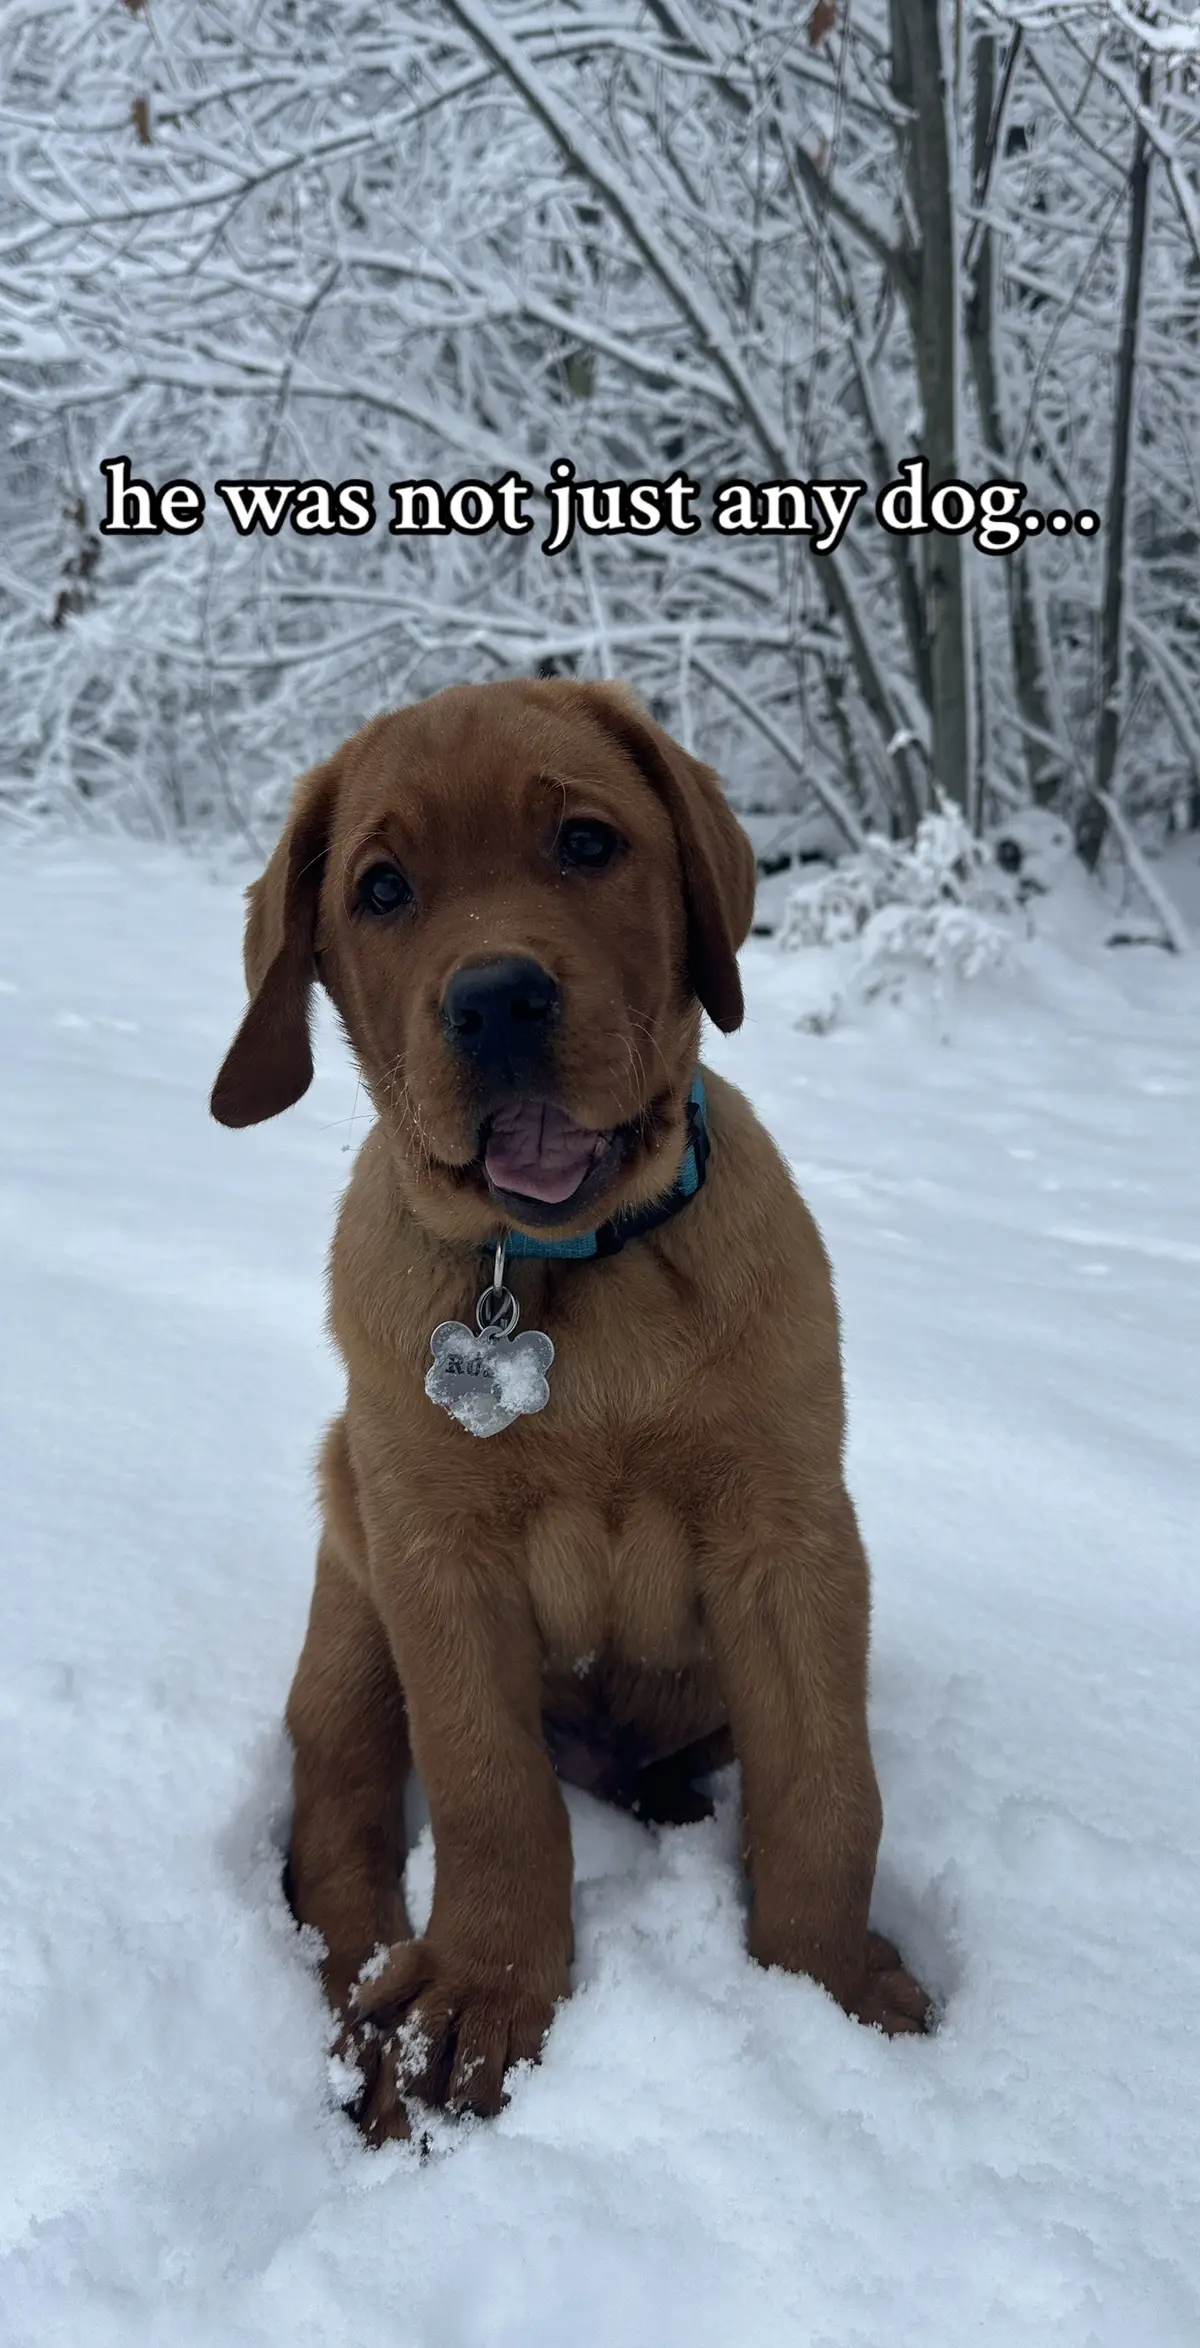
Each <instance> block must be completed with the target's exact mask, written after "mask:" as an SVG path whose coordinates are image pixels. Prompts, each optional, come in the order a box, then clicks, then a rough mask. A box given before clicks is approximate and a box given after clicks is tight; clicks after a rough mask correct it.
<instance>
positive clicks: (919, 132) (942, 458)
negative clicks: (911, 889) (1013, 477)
mask: <svg viewBox="0 0 1200 2348" xmlns="http://www.w3.org/2000/svg"><path fill="white" fill-rule="evenodd" d="M891 38H892V65H891V75H892V90H893V94H894V95H895V97H896V98H897V99H898V101H899V103H900V104H901V105H902V106H904V107H905V108H906V109H907V111H908V112H909V114H910V116H911V117H912V121H911V126H910V128H909V130H908V131H907V133H906V135H905V141H904V150H905V154H904V159H905V168H906V172H907V177H908V186H909V195H910V199H911V203H912V210H913V217H914V220H915V222H916V227H917V234H918V246H917V251H916V253H915V254H914V256H913V258H914V263H915V268H914V273H913V281H912V287H911V292H910V296H909V308H910V316H911V319H912V330H913V341H914V344H915V347H916V361H917V378H918V382H919V384H920V390H921V406H922V411H923V414H924V419H925V441H924V447H923V450H922V452H921V453H922V454H923V455H925V456H927V457H928V459H929V469H930V483H931V485H936V484H937V483H938V482H939V481H960V480H962V479H963V477H964V473H963V465H962V460H961V456H960V451H959V395H958V371H959V357H960V349H961V327H960V318H959V298H958V296H959V288H958V259H957V236H958V221H957V206H956V203H955V171H956V157H955V154H954V149H953V145H952V127H951V126H952V106H951V92H950V88H949V86H948V81H947V72H948V60H947V58H946V56H945V55H944V53H943V42H942V25H941V0H892V4H891ZM921 543H922V552H923V557H924V568H925V624H926V628H927V630H928V636H929V674H930V681H931V687H932V708H931V712H930V716H931V737H932V753H933V755H932V764H933V779H934V782H935V784H936V785H937V786H938V788H939V789H940V790H942V791H944V792H945V794H946V797H947V798H948V799H951V800H953V801H954V802H955V804H956V805H957V806H959V807H961V808H962V809H963V811H964V813H968V814H969V813H970V810H971V809H972V807H973V804H974V798H975V793H974V788H973V775H972V769H973V764H974V761H973V755H972V753H973V727H972V707H971V642H970V623H969V618H968V608H967V598H968V579H967V567H966V559H965V548H964V545H963V541H962V539H961V538H952V537H946V536H944V535H943V534H942V533H941V532H940V531H937V530H931V531H930V532H929V534H928V536H927V537H925V538H924V539H923V540H922V542H921Z"/></svg>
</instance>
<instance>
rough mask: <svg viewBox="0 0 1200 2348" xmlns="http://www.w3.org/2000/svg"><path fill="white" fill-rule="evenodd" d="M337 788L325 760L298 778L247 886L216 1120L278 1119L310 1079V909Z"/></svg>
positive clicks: (332, 765)
mask: <svg viewBox="0 0 1200 2348" xmlns="http://www.w3.org/2000/svg"><path fill="white" fill-rule="evenodd" d="M337 784H338V769H337V764H336V761H334V760H330V761H329V762H328V763H327V764H326V765H325V766H315V767H313V768H312V770H311V772H310V773H308V774H306V775H301V777H300V780H299V782H298V783H297V785H296V789H295V792H294V794H293V797H292V805H291V811H290V813H289V815H288V819H287V822H286V823H285V825H284V827H283V832H282V834H281V836H280V840H279V844H278V846H277V848H276V850H275V853H274V855H273V856H272V858H271V861H270V863H269V864H268V866H267V868H266V871H265V872H263V873H261V874H260V876H259V878H258V879H257V880H256V881H255V882H254V883H253V885H252V886H251V888H250V889H249V890H248V892H247V903H248V907H249V910H248V912H247V916H246V937H245V944H244V947H243V959H244V962H245V966H246V985H247V988H248V990H249V994H250V1003H249V1007H248V1009H247V1012H246V1016H245V1018H244V1019H243V1021H242V1024H241V1026H240V1027H239V1029H238V1031H237V1034H236V1035H235V1037H234V1039H233V1042H232V1043H231V1044H230V1047H229V1050H228V1052H227V1053H226V1055H225V1059H224V1062H223V1064H222V1067H221V1072H220V1075H219V1076H218V1078H217V1081H216V1083H215V1084H214V1086H213V1090H212V1101H211V1104H210V1106H211V1108H212V1113H213V1116H214V1117H215V1118H216V1119H217V1120H218V1122H219V1123H220V1124H222V1125H258V1124H260V1123H261V1121H262V1119H263V1118H264V1117H277V1116H278V1115H279V1112H280V1110H281V1109H290V1108H291V1106H292V1104H293V1102H294V1101H298V1100H299V1099H300V1097H301V1094H302V1093H306V1092H307V1091H308V1088H309V1085H310V1084H311V1082H312V1072H313V1063H312V1048H311V1045H310V1043H309V1036H308V1014H309V1004H310V999H311V996H312V988H313V980H314V978H315V977H316V965H315V960H314V954H315V944H316V928H317V906H318V902H319V899H320V894H321V878H322V874H323V872H324V869H325V847H326V842H327V840H328V837H329V825H330V819H331V816H332V812H333V803H334V799H335V797H336V795H337Z"/></svg>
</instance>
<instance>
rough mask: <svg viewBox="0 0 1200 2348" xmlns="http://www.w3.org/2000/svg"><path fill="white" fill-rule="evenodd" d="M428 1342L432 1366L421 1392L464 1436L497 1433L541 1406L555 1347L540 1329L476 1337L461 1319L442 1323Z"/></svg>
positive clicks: (486, 1331) (547, 1394)
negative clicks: (430, 1349)
mask: <svg viewBox="0 0 1200 2348" xmlns="http://www.w3.org/2000/svg"><path fill="white" fill-rule="evenodd" d="M429 1343H430V1346H431V1348H432V1352H433V1366H432V1368H431V1369H429V1370H428V1371H427V1372H426V1376H425V1392H426V1393H427V1395H428V1396H429V1399H430V1401H431V1402H438V1403H440V1404H441V1406H442V1409H443V1410H448V1411H449V1412H450V1415H451V1417H452V1418H456V1419H457V1420H458V1423H459V1425H460V1426H461V1427H465V1428H466V1429H467V1432H468V1434H470V1435H499V1434H501V1433H502V1432H503V1430H504V1428H505V1427H511V1425H512V1423H513V1420H514V1419H519V1418H522V1417H523V1416H524V1414H525V1413H526V1412H527V1411H534V1410H545V1407H546V1404H547V1403H548V1402H549V1400H550V1388H549V1386H548V1385H547V1383H546V1372H547V1370H548V1369H549V1367H550V1364H551V1362H552V1361H553V1359H554V1347H553V1345H552V1344H551V1341H550V1339H549V1338H548V1337H546V1336H544V1335H543V1333H542V1331H541V1330H540V1329H526V1330H524V1331H523V1332H522V1334H521V1335H520V1336H519V1337H510V1336H507V1335H505V1334H504V1333H503V1332H501V1331H500V1330H496V1329H484V1330H481V1331H480V1333H479V1334H478V1335H476V1333H475V1331H474V1330H473V1329H468V1327H467V1324H466V1322H465V1321H442V1322H441V1323H440V1325H439V1326H438V1328H436V1329H435V1330H434V1332H433V1335H432V1337H431V1338H430V1340H429Z"/></svg>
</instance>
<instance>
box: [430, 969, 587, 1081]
mask: <svg viewBox="0 0 1200 2348" xmlns="http://www.w3.org/2000/svg"><path fill="white" fill-rule="evenodd" d="M558 1012H559V990H558V984H557V981H556V980H555V979H553V978H552V977H551V975H550V973H549V971H548V970H543V968H542V966H541V963H540V962H534V961H532V960H530V959H529V958H528V957H527V956H525V955H521V954H503V955H500V956H499V957H498V958H497V959H496V960H495V961H493V962H466V963H463V965H462V966H461V968H460V969H458V970H456V971H455V973H454V975H453V977H452V978H451V980H450V982H449V984H448V986H447V988H446V991H445V993H444V995H443V996H442V1026H443V1029H444V1031H445V1034H446V1037H447V1040H448V1042H449V1043H451V1044H452V1045H453V1046H454V1048H455V1050H456V1051H459V1052H462V1053H463V1054H464V1056H465V1057H466V1059H467V1060H468V1061H469V1062H470V1063H471V1066H472V1068H473V1069H474V1071H475V1074H476V1077H477V1078H482V1079H484V1080H486V1081H487V1082H488V1083H489V1084H493V1085H496V1084H499V1085H515V1084H519V1083H521V1082H522V1080H523V1079H528V1078H530V1077H535V1076H544V1074H545V1073H546V1068H547V1063H548V1060H549V1052H550V1042H551V1038H552V1035H553V1032H554V1027H555V1023H556V1021H557V1018H558Z"/></svg>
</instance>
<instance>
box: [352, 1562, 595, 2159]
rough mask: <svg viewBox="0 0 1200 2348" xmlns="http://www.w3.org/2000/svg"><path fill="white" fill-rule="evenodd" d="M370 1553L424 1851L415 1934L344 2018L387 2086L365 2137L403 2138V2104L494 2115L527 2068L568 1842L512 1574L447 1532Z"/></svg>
mask: <svg viewBox="0 0 1200 2348" xmlns="http://www.w3.org/2000/svg"><path fill="white" fill-rule="evenodd" d="M406 1529H407V1540H406V1539H405V1533H404V1531H402V1529H401V1527H400V1525H399V1524H398V1525H397V1527H396V1532H395V1537H394V1540H393V1541H390V1542H388V1543H387V1544H386V1549H385V1551H384V1555H383V1556H382V1557H381V1556H380V1551H381V1550H383V1549H384V1544H382V1543H380V1542H379V1541H378V1538H377V1537H376V1538H375V1539H373V1542H372V1553H373V1561H375V1563H376V1577H375V1586H376V1588H377V1589H378V1590H379V1592H380V1603H381V1607H382V1609H383V1611H384V1612H385V1613H386V1616H387V1621H388V1627H389V1630H390V1632H391V1637H392V1644H393V1650H394V1652H395V1655H396V1657H397V1661H398V1664H399V1668H400V1670H401V1672H402V1673H403V1678H404V1686H405V1693H406V1697H407V1701H408V1711H409V1722H410V1727H411V1732H412V1742H413V1754H414V1758H415V1761H416V1766H417V1769H418V1771H419V1774H420V1778H421V1783H422V1785H423V1786H424V1789H425V1793H426V1795H427V1798H428V1801H429V1810H430V1817H431V1820H432V1825H433V1838H434V1848H435V1851H436V1878H435V1889H434V1899H433V1909H432V1913H431V1915H430V1919H429V1924H428V1927H427V1929H426V1931H425V1932H424V1934H423V1935H422V1936H421V1937H420V1938H419V1939H416V1940H409V1941H406V1942H403V1943H401V1944H400V1945H399V1946H398V1947H397V1948H395V1949H393V1951H392V1956H391V1961H390V1963H389V1964H388V1965H387V1966H386V1967H385V1968H384V1970H383V1971H382V1973H380V1974H379V1975H377V1976H376V1977H375V1978H374V1979H373V1980H371V1981H369V1982H366V1983H364V1984H362V1985H361V1986H360V1988H359V1989H358V1990H357V1991H356V1992H355V1998H354V2005H355V2010H356V2012H357V2014H358V2015H359V2016H360V2018H361V2026H360V2036H362V2037H364V2038H365V2039H366V2041H367V2056H368V2060H369V2061H371V2060H373V2059H374V2054H373V2049H374V2046H375V2044H377V2043H378V2042H379V2041H382V2046H383V2053H384V2058H385V2062H384V2070H383V2072H382V2073H381V2074H380V2077H379V2079H378V2082H377V2085H376V2088H375V2090H374V2092H373V2093H372V2095H371V2097H370V2098H369V2099H368V2103H367V2106H366V2108H365V2110H364V2113H363V2124H364V2126H365V2127H366V2129H367V2132H368V2134H369V2135H371V2136H372V2137H375V2138H378V2137H380V2136H384V2135H389V2134H395V2133H399V2132H402V2131H403V2128H404V2124H405V2123H404V2117H403V2104H404V2098H405V2097H406V2095H410V2094H411V2095H415V2096H418V2097H419V2098H420V2099H421V2100H422V2101H423V2102H425V2103H432V2104H448V2105H449V2106H451V2107H452V2108H454V2109H465V2110H471V2111H477V2112H494V2111H496V2110H498V2109H499V2106H500V2104H501V2102H502V2101H503V2085H504V2074H505V2072H506V2070H507V2069H508V2068H509V2067H510V2065H511V2064H513V2063H515V2062H519V2061H522V2060H533V2059H536V2057H537V2055H538V2054H539V2052H540V2050H541V2045H542V2041H543V2039H544V2037H545V2035H546V2032H547V2030H548V2029H549V2026H550V2022H551V2019H552V2016H553V2012H554V2007H555V2004H556V2003H557V2001H558V1999H559V1998H561V1997H563V1996H564V1995H565V1994H566V1991H567V1988H568V1973H569V1966H570V1961H571V1842H570V1832H569V1828H568V1823H567V1816H566V1811H565V1809H564V1806H563V1801H562V1796H561V1794H560V1792H559V1789H558V1786H557V1784H556V1782H555V1778H554V1773H553V1770H552V1768H551V1765H550V1759H549V1755H548V1754H547V1751H546V1747H545V1743H544V1741H543V1737H542V1729H541V1651H540V1646H539V1642H538V1638H537V1633H536V1629H535V1626H534V1623H533V1620H532V1616H531V1614H530V1611H529V1607H528V1603H527V1600H526V1599H525V1596H524V1593H523V1591H522V1588H521V1584H520V1580H519V1576H518V1574H517V1572H516V1571H515V1570H514V1567H513V1564H512V1562H511V1561H502V1562H499V1563H493V1564H489V1565H488V1566H487V1567H484V1566H483V1565H481V1564H479V1563H478V1562H477V1559H476V1558H475V1557H474V1556H473V1555H471V1554H470V1553H464V1549H463V1547H461V1546H460V1545H459V1538H456V1529H455V1528H454V1527H453V1525H452V1524H451V1525H447V1524H445V1523H444V1522H439V1524H438V1526H437V1528H436V1531H435V1532H434V1533H433V1534H432V1536H431V1537H430V1538H428V1539H427V1540H420V1538H419V1535H415V1528H414V1525H413V1522H412V1518H411V1515H410V1517H409V1519H408V1523H407V1528H406Z"/></svg>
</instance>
